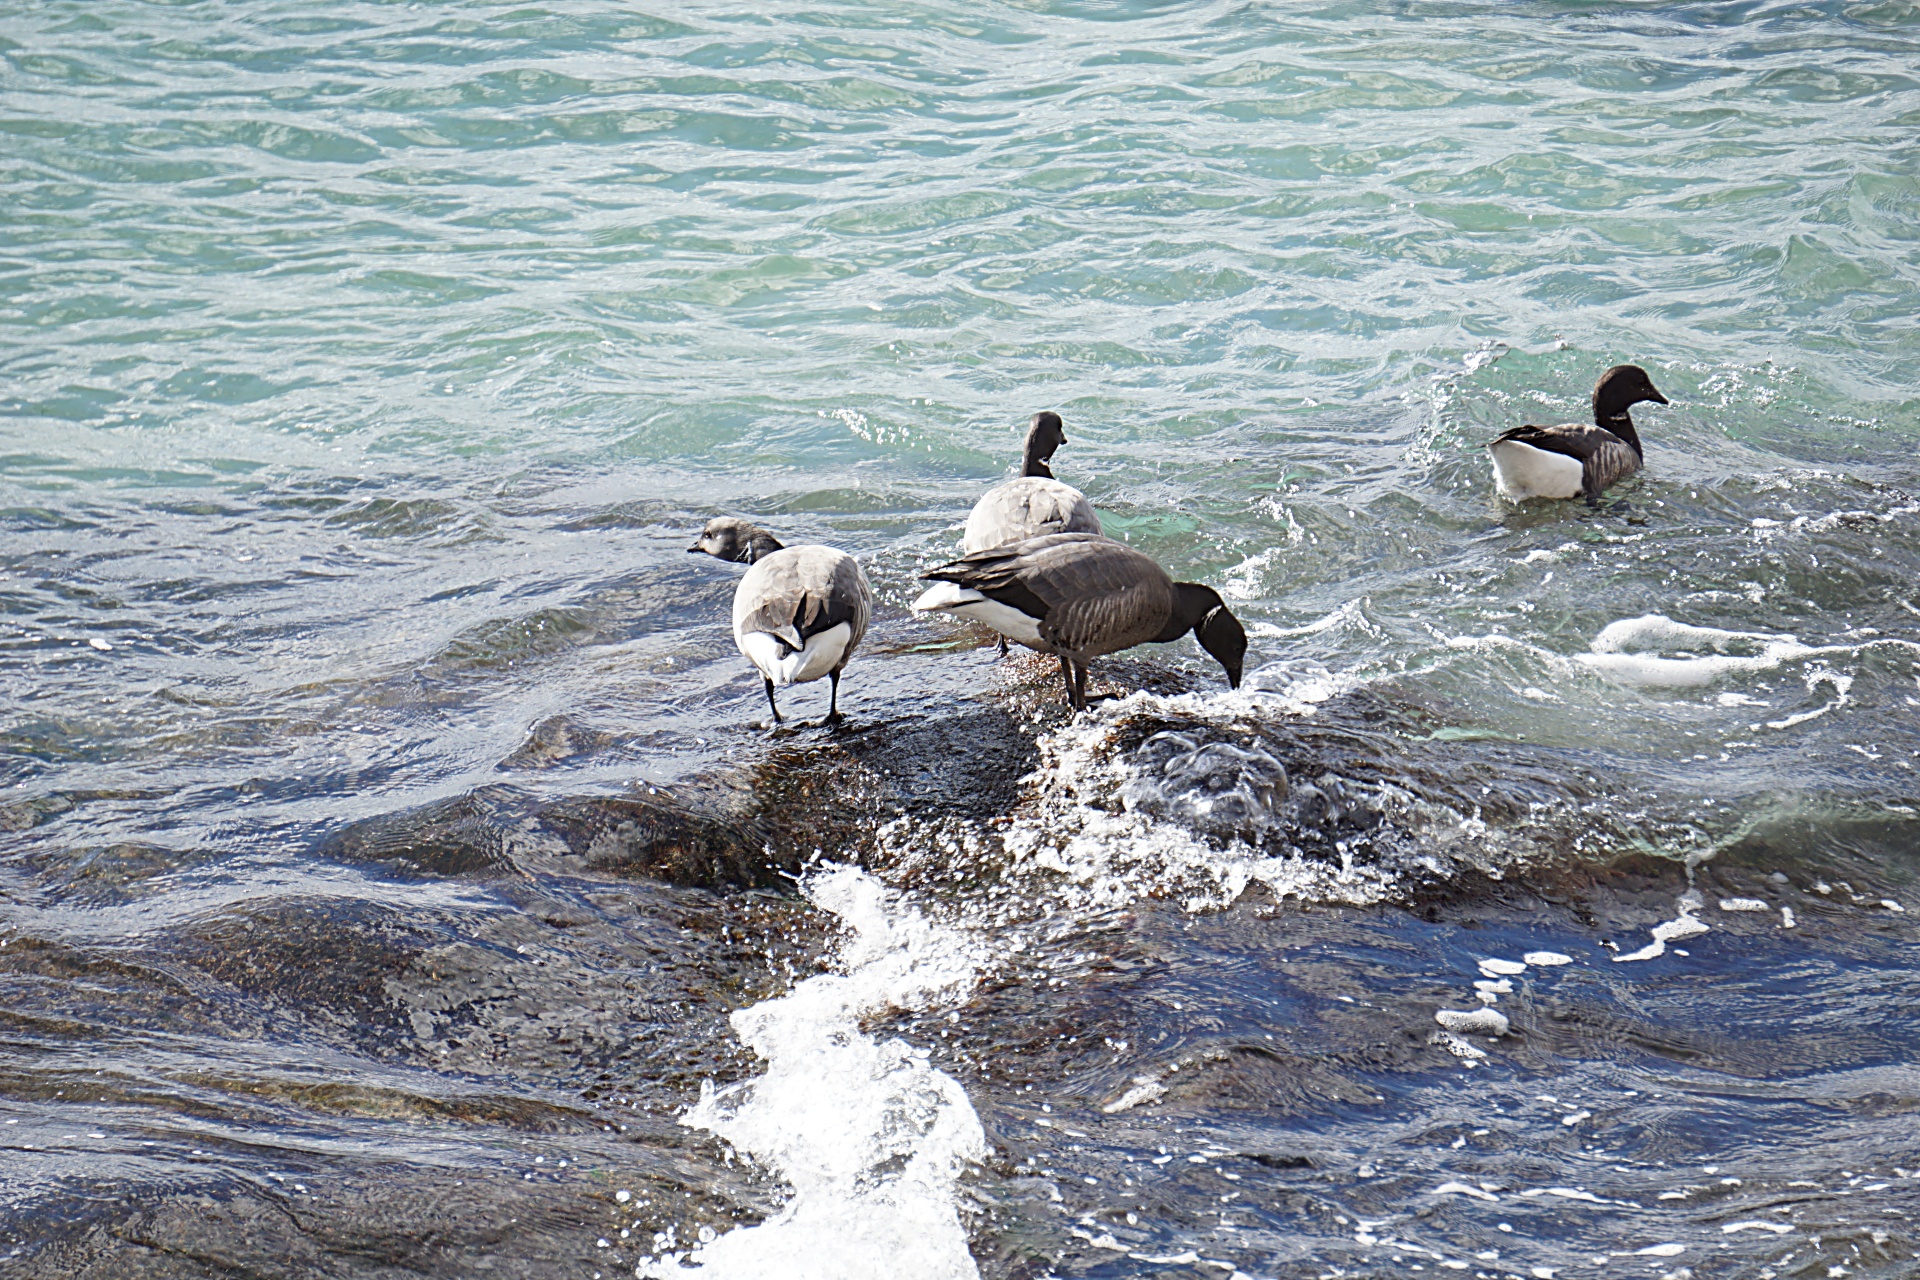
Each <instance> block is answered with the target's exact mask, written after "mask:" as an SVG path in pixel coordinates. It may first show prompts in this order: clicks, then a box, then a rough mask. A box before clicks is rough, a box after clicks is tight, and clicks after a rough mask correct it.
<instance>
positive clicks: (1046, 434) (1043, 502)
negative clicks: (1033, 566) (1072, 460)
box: [960, 410, 1100, 555]
mask: <svg viewBox="0 0 1920 1280" xmlns="http://www.w3.org/2000/svg"><path fill="white" fill-rule="evenodd" d="M1066 441H1067V429H1066V425H1065V424H1064V423H1062V422H1061V421H1060V415H1059V414H1057V413H1054V412H1052V411H1050V410H1043V411H1042V412H1040V413H1036V414H1034V415H1033V421H1032V422H1031V423H1029V424H1028V426H1027V445H1026V457H1025V461H1024V462H1023V463H1022V465H1021V468H1020V476H1019V478H1018V479H1015V480H1009V481H1007V482H1006V483H1005V484H1001V485H995V486H994V487H993V488H991V489H989V490H987V493H986V496H984V497H983V498H981V499H980V501H978V502H976V503H974V504H973V512H972V514H970V515H969V516H968V517H967V527H966V528H965V529H964V530H963V531H962V532H961V534H960V550H961V551H963V552H965V553H966V554H968V555H971V554H972V553H974V552H975V551H985V550H986V549H987V548H988V547H1002V546H1005V545H1006V544H1007V543H1009V542H1021V541H1024V540H1025V539H1027V538H1038V537H1040V536H1041V535H1042V534H1048V533H1098V532H1100V517H1099V516H1097V515H1095V514H1094V513H1093V504H1092V503H1090V502H1088V501H1087V495H1086V494H1084V493H1081V492H1080V491H1079V490H1078V489H1076V488H1074V487H1073V486H1072V485H1070V484H1062V483H1061V482H1060V481H1058V480H1055V479H1054V478H1053V469H1052V468H1051V467H1049V466H1048V465H1047V463H1048V461H1049V460H1050V459H1051V458H1052V457H1053V454H1054V451H1055V450H1056V449H1058V448H1059V447H1060V446H1061V445H1063V444H1065V443H1066Z"/></svg>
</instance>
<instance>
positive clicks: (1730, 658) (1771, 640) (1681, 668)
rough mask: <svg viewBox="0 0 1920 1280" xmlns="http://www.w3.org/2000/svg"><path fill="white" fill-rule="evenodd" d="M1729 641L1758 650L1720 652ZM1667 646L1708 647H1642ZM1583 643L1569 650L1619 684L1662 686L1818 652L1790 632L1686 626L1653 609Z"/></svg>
mask: <svg viewBox="0 0 1920 1280" xmlns="http://www.w3.org/2000/svg"><path fill="white" fill-rule="evenodd" d="M1735 646H1739V647H1745V648H1755V647H1757V648H1758V649H1759V652H1757V653H1749V654H1729V653H1727V652H1726V650H1727V649H1729V648H1732V647H1735ZM1673 648H1683V649H1689V650H1691V649H1702V648H1704V649H1711V650H1713V653H1712V655H1711V656H1691V655H1690V656H1683V657H1677V658H1668V657H1657V656H1654V655H1652V654H1650V653H1647V652H1645V651H1646V650H1649V649H1673ZM1588 649H1589V652H1587V653H1582V654H1577V655H1575V661H1577V662H1580V663H1583V664H1584V665H1586V666H1588V667H1591V668H1592V669H1594V670H1596V671H1599V672H1601V673H1603V674H1605V675H1606V676H1607V677H1608V678H1610V679H1613V680H1617V681H1619V682H1620V683H1621V684H1631V685H1643V686H1648V687H1657V688H1668V689H1672V688H1689V687H1694V686H1698V685H1704V684H1712V683H1713V682H1714V681H1715V680H1718V679H1720V678H1721V677H1723V676H1727V675H1734V674H1750V673H1753V672H1757V671H1770V670H1772V669H1774V668H1775V667H1778V666H1780V665H1781V664H1782V663H1785V662H1789V661H1792V660H1793V659H1795V658H1801V657H1805V656H1808V655H1810V654H1813V653H1817V652H1819V650H1816V649H1813V648H1811V647H1809V646H1807V645H1803V644H1801V643H1800V642H1799V641H1798V640H1796V639H1795V638H1794V637H1792V636H1786V635H1770V634H1767V633H1765V632H1759V631H1723V630H1721V629H1720V628H1718V627H1694V626H1688V625H1687V624H1685V623H1682V622H1675V621H1674V620H1673V619H1672V618H1669V617H1666V616H1665V615H1663V614H1657V613H1653V614H1648V615H1646V616H1645V617H1640V618H1625V619H1622V620H1620V621H1617V622H1609V623H1608V624H1607V625H1606V626H1604V627H1602V628H1601V629H1600V634H1599V635H1597V636H1595V637H1594V638H1593V642H1592V643H1591V644H1590V645H1589V646H1588Z"/></svg>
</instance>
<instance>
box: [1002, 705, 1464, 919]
mask: <svg viewBox="0 0 1920 1280" xmlns="http://www.w3.org/2000/svg"><path fill="white" fill-rule="evenodd" d="M1276 710H1279V711H1283V712H1285V711H1291V712H1292V713H1294V714H1301V715H1305V714H1311V713H1312V707H1311V705H1308V704H1303V703H1297V702H1293V701H1292V700H1290V699H1286V698H1285V697H1273V696H1271V695H1263V694H1259V693H1249V692H1247V691H1242V692H1239V693H1209V694H1180V695H1176V696H1171V697H1167V696H1161V695H1158V694H1152V693H1146V692H1137V693H1134V694H1132V695H1130V696H1128V697H1127V698H1124V699H1119V700H1116V701H1113V702H1107V703H1103V704H1100V706H1098V707H1097V708H1096V709H1095V711H1094V712H1093V713H1092V714H1090V715H1083V716H1079V717H1076V718H1075V719H1074V720H1073V721H1071V722H1069V723H1068V724H1066V725H1063V726H1062V727H1060V728H1059V729H1056V730H1053V731H1052V732H1049V733H1045V734H1042V735H1041V736H1040V737H1039V738H1038V739H1037V741H1036V745H1037V746H1038V747H1039V750H1040V759H1041V763H1040V767H1039V769H1038V770H1037V771H1036V772H1035V774H1034V775H1033V776H1032V778H1031V779H1030V780H1029V781H1030V784H1031V785H1032V787H1033V790H1034V793H1035V802H1034V804H1033V805H1032V806H1030V807H1029V808H1028V809H1026V810H1025V811H1024V812H1022V813H1021V814H1020V815H1019V816H1018V817H1017V818H1016V819H1015V821H1014V822H1013V823H1012V824H1011V826H1009V828H1008V829H1007V830H1006V832H1005V833H1004V835H1003V843H1004V846H1005V848H1006V850H1007V852H1008V853H1009V854H1010V855H1011V856H1012V860H1013V867H1014V869H1015V870H1016V872H1018V871H1023V870H1025V871H1035V870H1037V871H1044V872H1048V873H1052V874H1053V875H1054V876H1056V877H1058V880H1057V881H1056V884H1055V887H1054V894H1055V896H1056V897H1057V899H1058V900H1059V902H1060V904H1061V905H1062V906H1063V907H1065V908H1067V909H1069V910H1098V909H1106V908H1113V907H1121V906H1125V905H1127V904H1128V903H1131V902H1133V901H1135V900H1136V899H1138V898H1141V897H1146V896H1150V895H1151V896H1159V897H1172V898H1175V899H1177V900H1178V901H1180V902H1181V903H1182V905H1184V906H1185V907H1186V908H1187V909H1189V910H1196V911H1197V910H1203V909H1208V908H1213V907H1221V906H1225V905H1226V904H1228V903H1230V902H1232V901H1233V900H1234V899H1236V898H1238V897H1239V896H1240V895H1241V893H1243V892H1244V891H1245V890H1246V889H1247V887H1248V886H1249V885H1252V884H1254V883H1260V884H1264V885H1265V886H1267V888H1268V889H1269V890H1271V891H1272V892H1273V893H1274V894H1275V895H1276V896H1288V895H1294V896H1299V897H1307V898H1313V899H1316V900H1321V901H1339V902H1349V903H1354V904H1366V903H1372V902H1377V901H1379V900H1381V899H1382V898H1384V897H1386V896H1387V895H1388V894H1389V893H1390V892H1391V891H1392V888H1393V876H1392V874H1391V873H1390V872H1388V871H1384V870H1382V869H1380V868H1377V867H1372V866H1366V865H1356V864H1355V863H1353V862H1352V861H1351V860H1348V861H1346V862H1344V863H1341V864H1339V865H1329V864H1328V863H1326V862H1322V861H1318V860H1315V859H1311V858H1303V857H1297V856H1292V855H1288V856H1277V855H1273V854H1269V853H1266V852H1263V851H1262V850H1261V849H1259V848H1256V847H1255V845H1254V844H1253V843H1250V842H1249V841H1250V839H1251V838H1254V837H1257V836H1258V834H1259V833H1260V832H1261V831H1262V830H1265V829H1268V828H1270V827H1272V826H1273V825H1274V824H1275V823H1277V822H1278V821H1280V818H1281V815H1280V809H1279V806H1280V804H1281V802H1283V801H1284V800H1285V799H1286V798H1287V796H1288V795H1289V792H1290V785H1289V780H1288V778H1287V776H1286V771H1285V769H1284V768H1282V767H1281V765H1280V762H1279V761H1278V760H1276V759H1274V758H1273V757H1272V756H1271V755H1269V754H1267V753H1266V752H1265V751H1264V750H1260V749H1258V748H1257V747H1252V746H1234V745H1231V744H1228V743H1222V742H1218V741H1214V740H1212V739H1211V738H1210V737H1209V736H1208V735H1209V733H1210V731H1212V730H1215V729H1230V728H1231V727H1232V726H1233V725H1235V724H1236V723H1244V722H1245V720H1246V719H1247V718H1248V717H1249V716H1250V715H1252V714H1255V713H1257V714H1260V715H1266V716H1270V715H1272V714H1273V713H1274V712H1275V711H1276ZM1140 715H1145V716H1151V717H1152V718H1154V719H1157V720H1163V721H1168V722H1174V723H1182V724H1184V725H1187V726H1191V727H1190V728H1189V729H1183V730H1167V731H1164V732H1162V733H1159V734H1156V735H1154V736H1152V737H1151V738H1149V739H1148V740H1147V742H1146V743H1144V744H1142V748H1141V750H1140V751H1138V752H1136V753H1134V757H1132V758H1130V757H1129V756H1128V754H1127V753H1126V752H1125V751H1123V750H1122V749H1121V747H1120V738H1121V734H1122V729H1123V726H1124V725H1125V723H1126V722H1127V721H1128V720H1129V718H1131V717H1134V716H1140ZM1471 838H1472V839H1479V838H1480V837H1479V836H1478V835H1477V834H1475V835H1473V836H1472V837H1471ZM1462 839H1463V841H1464V840H1468V839H1469V837H1468V836H1465V835H1463V837H1462Z"/></svg>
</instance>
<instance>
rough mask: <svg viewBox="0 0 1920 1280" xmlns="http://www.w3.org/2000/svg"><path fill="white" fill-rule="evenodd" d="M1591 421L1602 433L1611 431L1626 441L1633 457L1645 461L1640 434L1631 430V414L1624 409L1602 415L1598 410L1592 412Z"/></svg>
mask: <svg viewBox="0 0 1920 1280" xmlns="http://www.w3.org/2000/svg"><path fill="white" fill-rule="evenodd" d="M1593 421H1594V425H1596V426H1598V427H1599V428H1600V429H1601V430H1602V431H1611V432H1612V433H1613V434H1614V435H1616V436H1619V437H1620V438H1621V439H1622V440H1624V441H1626V442H1627V447H1628V448H1630V449H1632V450H1633V455H1634V456H1635V457H1636V458H1639V459H1641V460H1642V461H1645V459H1646V456H1647V455H1646V452H1645V451H1644V450H1643V449H1641V447H1640V433H1639V432H1638V431H1635V430H1634V429H1633V415H1632V414H1630V413H1628V412H1627V411H1626V410H1625V409H1622V410H1620V411H1619V412H1617V413H1611V414H1609V413H1602V412H1601V411H1600V410H1599V409H1595V410H1594V411H1593Z"/></svg>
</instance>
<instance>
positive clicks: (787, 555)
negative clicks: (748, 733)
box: [687, 517, 873, 724]
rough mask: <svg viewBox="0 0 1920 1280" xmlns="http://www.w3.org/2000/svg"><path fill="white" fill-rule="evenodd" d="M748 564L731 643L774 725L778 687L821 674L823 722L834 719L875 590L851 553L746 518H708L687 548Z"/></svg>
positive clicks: (735, 607)
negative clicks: (786, 543)
mask: <svg viewBox="0 0 1920 1280" xmlns="http://www.w3.org/2000/svg"><path fill="white" fill-rule="evenodd" d="M687 550H688V551H701V552H705V553H706V554H707V555H710V556H714V557H717V558H718V559H721V560H732V561H737V562H739V563H742V564H747V565H751V566H752V568H750V569H748V570H747V575H746V576H745V577H744V578H742V579H740V585H739V586H738V587H736V588H735V589H734V592H733V642H734V643H735V644H737V645H739V646H740V652H741V653H743V654H745V655H746V658H747V661H748V662H751V663H752V664H753V665H754V669H755V670H757V671H758V672H759V673H760V678H761V679H762V680H763V681H764V682H765V683H766V686H767V705H768V706H770V707H772V708H773V721H774V723H775V724H779V723H780V722H781V721H780V704H779V703H778V702H776V701H774V697H773V691H774V688H775V687H776V686H778V687H779V688H782V689H784V688H786V687H787V686H788V685H795V684H806V683H807V682H809V681H812V680H818V679H819V678H820V677H821V676H826V677H827V678H828V679H829V680H831V681H832V682H833V697H832V699H831V700H830V701H829V702H828V704H827V718H826V719H825V720H823V721H821V723H822V724H838V723H839V721H840V672H841V669H842V668H844V667H845V666H846V665H847V659H849V658H851V657H852V656H853V651H854V649H855V648H856V647H857V646H858V645H859V643H860V638H861V637H862V636H864V635H866V634H867V619H868V618H869V617H871V616H872V614H873V588H872V587H870V586H868V585H867V575H866V574H864V573H862V572H860V566H859V565H858V564H856V563H854V559H853V557H852V556H850V555H848V554H847V553H846V552H844V551H835V550H834V549H833V548H832V547H818V546H815V547H782V546H781V545H780V543H779V541H778V540H777V539H776V538H775V537H774V536H773V535H772V534H770V533H768V532H767V531H766V530H765V529H762V528H759V527H758V526H755V525H751V524H748V523H747V522H746V521H745V520H734V519H730V518H727V517H722V518H720V519H718V520H710V521H708V522H707V527H706V528H705V529H704V530H702V531H701V533H700V540H699V541H698V542H696V543H694V544H693V545H692V546H690V547H688V548H687Z"/></svg>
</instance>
